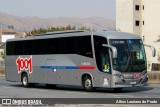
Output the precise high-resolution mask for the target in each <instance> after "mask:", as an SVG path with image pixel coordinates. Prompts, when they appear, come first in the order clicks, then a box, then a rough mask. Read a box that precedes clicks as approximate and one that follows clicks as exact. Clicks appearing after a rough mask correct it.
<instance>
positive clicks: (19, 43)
mask: <svg viewBox="0 0 160 107" xmlns="http://www.w3.org/2000/svg"><path fill="white" fill-rule="evenodd" d="M14 54H15V55H23V41H16V42H15V51H14Z"/></svg>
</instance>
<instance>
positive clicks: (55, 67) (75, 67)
mask: <svg viewBox="0 0 160 107" xmlns="http://www.w3.org/2000/svg"><path fill="white" fill-rule="evenodd" d="M40 68H43V69H78V66H40Z"/></svg>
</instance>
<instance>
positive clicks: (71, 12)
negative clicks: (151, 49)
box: [0, 0, 115, 20]
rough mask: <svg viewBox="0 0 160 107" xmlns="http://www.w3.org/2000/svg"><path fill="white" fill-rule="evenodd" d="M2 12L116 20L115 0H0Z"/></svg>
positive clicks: (43, 16)
mask: <svg viewBox="0 0 160 107" xmlns="http://www.w3.org/2000/svg"><path fill="white" fill-rule="evenodd" d="M0 12H3V13H7V14H11V15H16V16H37V17H41V18H57V17H79V18H88V17H93V16H97V17H104V18H109V19H113V20H115V0H0Z"/></svg>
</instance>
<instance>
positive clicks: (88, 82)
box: [85, 79, 92, 88]
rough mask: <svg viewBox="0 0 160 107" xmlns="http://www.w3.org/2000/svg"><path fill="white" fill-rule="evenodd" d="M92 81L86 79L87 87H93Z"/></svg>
mask: <svg viewBox="0 0 160 107" xmlns="http://www.w3.org/2000/svg"><path fill="white" fill-rule="evenodd" d="M91 85H92V84H91V81H90V80H89V79H87V80H86V81H85V87H86V88H90V87H91Z"/></svg>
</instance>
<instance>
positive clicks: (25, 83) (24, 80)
mask: <svg viewBox="0 0 160 107" xmlns="http://www.w3.org/2000/svg"><path fill="white" fill-rule="evenodd" d="M21 82H22V85H23V87H25V88H28V87H29V85H30V84H29V81H28V75H27V74H23V75H22V81H21Z"/></svg>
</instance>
